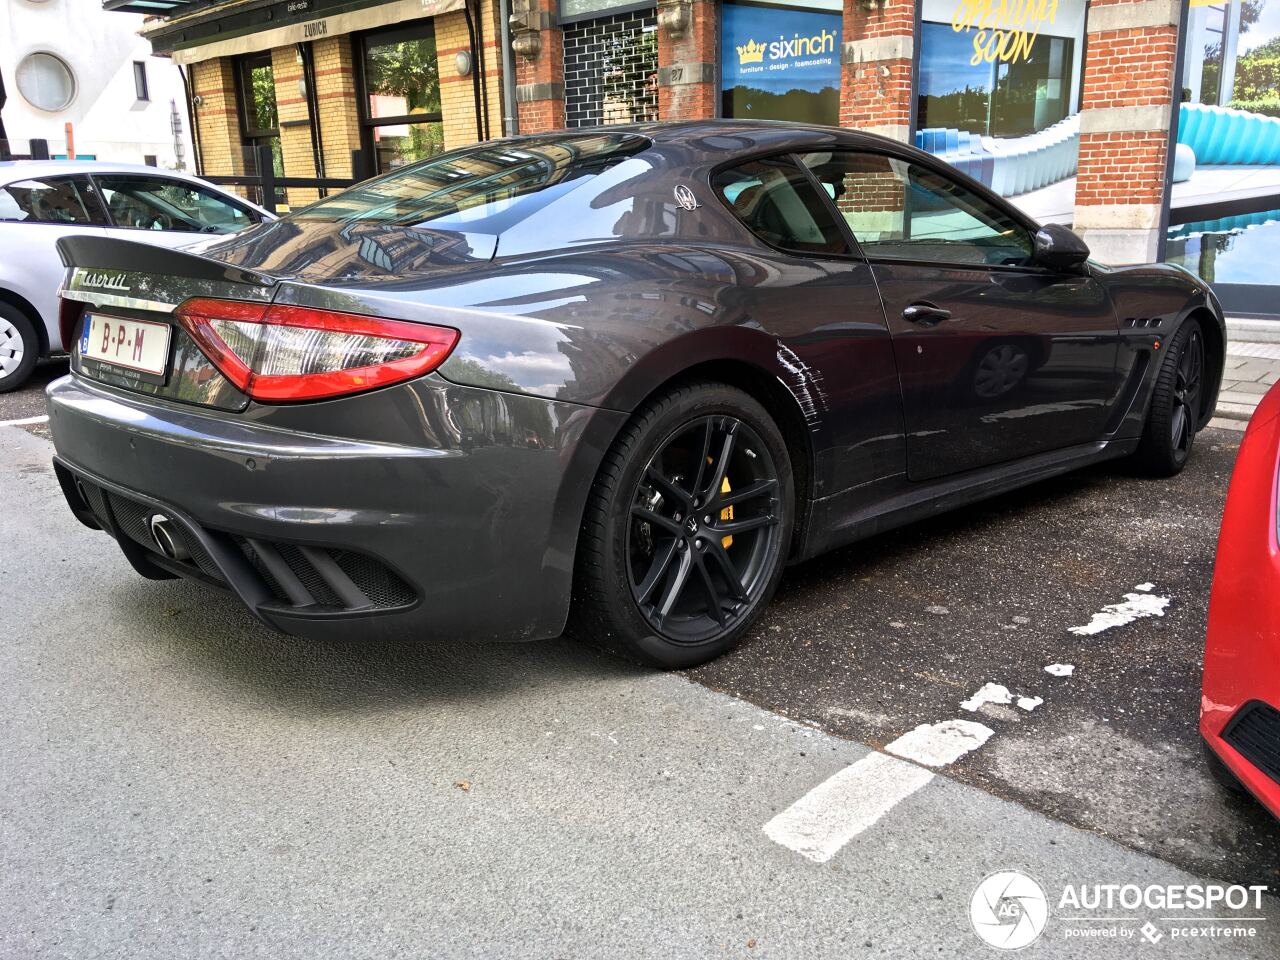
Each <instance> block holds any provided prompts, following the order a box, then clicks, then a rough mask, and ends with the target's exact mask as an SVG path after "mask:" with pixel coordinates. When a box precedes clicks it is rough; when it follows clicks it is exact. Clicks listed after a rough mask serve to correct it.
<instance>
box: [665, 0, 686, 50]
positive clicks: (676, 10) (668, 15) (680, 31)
mask: <svg viewBox="0 0 1280 960" xmlns="http://www.w3.org/2000/svg"><path fill="white" fill-rule="evenodd" d="M692 23H693V4H692V3H690V0H658V26H660V27H661V28H662V29H663V30H665V31H666V33H667V36H668V37H670V38H671V39H672V40H679V39H680V38H681V37H683V36H685V35H686V34H688V32H689V27H690V25H692Z"/></svg>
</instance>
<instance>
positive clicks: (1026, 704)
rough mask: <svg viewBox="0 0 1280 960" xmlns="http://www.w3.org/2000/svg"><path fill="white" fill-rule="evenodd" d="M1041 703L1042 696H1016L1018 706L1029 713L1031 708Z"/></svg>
mask: <svg viewBox="0 0 1280 960" xmlns="http://www.w3.org/2000/svg"><path fill="white" fill-rule="evenodd" d="M1042 703H1044V697H1019V698H1018V706H1020V707H1021V708H1022V709H1023V710H1025V711H1027V713H1030V712H1031V711H1032V710H1034V709H1035V708H1036V707H1038V706H1040V704H1042Z"/></svg>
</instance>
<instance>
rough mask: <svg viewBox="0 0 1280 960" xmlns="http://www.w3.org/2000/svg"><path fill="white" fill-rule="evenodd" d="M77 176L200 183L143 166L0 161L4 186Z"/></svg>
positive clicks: (186, 175) (103, 162) (0, 180)
mask: <svg viewBox="0 0 1280 960" xmlns="http://www.w3.org/2000/svg"><path fill="white" fill-rule="evenodd" d="M77 173H142V174H148V175H150V176H157V175H160V176H166V177H175V178H177V179H179V180H197V179H199V178H198V177H194V176H192V175H191V174H189V173H184V172H182V171H179V170H165V169H163V168H161V167H151V166H146V165H145V164H141V163H112V162H110V161H107V160H4V161H0V183H12V182H13V181H15V180H25V179H27V178H28V177H50V176H61V177H65V176H68V175H72V174H77Z"/></svg>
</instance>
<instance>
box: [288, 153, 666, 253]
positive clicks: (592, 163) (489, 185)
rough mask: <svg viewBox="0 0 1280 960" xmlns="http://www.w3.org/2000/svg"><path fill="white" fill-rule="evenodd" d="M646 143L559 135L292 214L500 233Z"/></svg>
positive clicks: (407, 171) (439, 163) (458, 159)
mask: <svg viewBox="0 0 1280 960" xmlns="http://www.w3.org/2000/svg"><path fill="white" fill-rule="evenodd" d="M648 146H649V141H648V139H646V138H645V137H641V136H637V135H635V134H608V133H604V134H590V135H572V134H569V135H564V134H562V135H559V136H548V137H540V138H530V139H525V140H521V141H519V142H518V143H512V144H503V143H494V144H482V145H479V146H475V147H470V148H467V149H464V150H455V151H453V152H452V153H446V154H442V155H440V156H438V157H433V158H432V159H430V160H425V161H423V162H421V163H415V164H413V165H412V166H409V167H405V168H404V169H402V170H397V171H395V172H393V173H390V174H387V175H386V176H383V177H379V178H378V179H376V180H371V181H369V182H368V183H363V184H360V185H359V186H357V187H353V188H352V189H350V190H345V191H343V192H342V193H339V194H336V195H334V196H332V197H329V198H327V199H324V200H320V201H319V202H318V203H313V204H311V205H310V206H309V207H306V208H304V209H302V210H299V211H297V212H295V213H292V214H289V216H288V217H287V218H286V219H289V220H297V221H325V222H341V223H348V222H362V223H379V224H385V225H388V226H400V227H424V228H428V229H431V230H448V231H458V232H462V233H471V234H476V233H480V234H491V235H494V236H500V235H501V234H503V233H504V232H506V231H508V230H510V229H511V228H512V227H513V226H515V225H516V224H518V223H520V222H521V221H523V220H525V219H526V218H528V217H529V216H531V215H532V214H534V213H536V212H537V211H538V210H540V209H542V208H543V207H545V206H546V205H548V204H550V203H552V202H554V201H555V200H556V199H558V198H559V197H562V196H563V195H564V194H566V193H568V192H569V191H571V190H576V189H577V188H579V187H581V186H582V185H583V184H584V183H587V182H588V181H590V180H591V179H593V178H595V177H597V176H599V175H600V174H601V173H603V172H604V171H606V170H608V169H609V168H610V167H612V166H614V165H615V164H618V163H620V162H621V161H623V160H625V159H626V158H628V157H630V156H633V155H634V154H636V153H639V152H640V151H642V150H644V149H645V148H647V147H648Z"/></svg>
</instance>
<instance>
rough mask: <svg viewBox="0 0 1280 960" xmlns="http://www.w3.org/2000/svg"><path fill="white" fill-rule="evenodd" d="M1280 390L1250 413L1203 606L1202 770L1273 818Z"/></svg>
mask: <svg viewBox="0 0 1280 960" xmlns="http://www.w3.org/2000/svg"><path fill="white" fill-rule="evenodd" d="M1278 473H1280V386H1278V387H1275V388H1273V389H1272V390H1271V392H1270V393H1268V394H1267V395H1266V397H1265V398H1263V401H1262V403H1261V404H1259V406H1258V410H1257V412H1256V413H1255V414H1254V415H1253V420H1252V421H1251V422H1250V424H1249V429H1248V430H1247V431H1246V433H1245V435H1244V441H1243V442H1242V443H1241V445H1240V454H1239V456H1238V457H1237V459H1236V467H1235V472H1234V473H1233V474H1232V477H1231V488H1230V490H1229V491H1228V493H1227V507H1226V512H1225V513H1224V514H1223V517H1222V533H1221V535H1220V536H1219V538H1218V561H1217V566H1216V568H1215V570H1214V575H1213V593H1212V595H1211V596H1210V599H1209V634H1208V638H1207V641H1206V643H1205V654H1204V687H1203V693H1202V695H1201V698H1200V734H1201V736H1203V737H1204V740H1205V743H1206V744H1207V745H1208V747H1209V764H1210V766H1211V767H1212V769H1213V772H1214V773H1215V774H1216V775H1217V776H1218V778H1219V779H1220V780H1221V781H1222V782H1223V783H1224V784H1226V785H1227V786H1228V787H1231V788H1233V789H1235V790H1237V791H1242V790H1247V791H1248V792H1249V793H1251V794H1253V795H1254V796H1255V797H1257V798H1258V799H1259V800H1260V801H1262V803H1263V805H1264V806H1266V808H1267V809H1268V810H1270V811H1271V812H1272V813H1273V814H1274V815H1275V816H1277V817H1280V532H1278V528H1280V500H1278V499H1277V476H1278Z"/></svg>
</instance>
